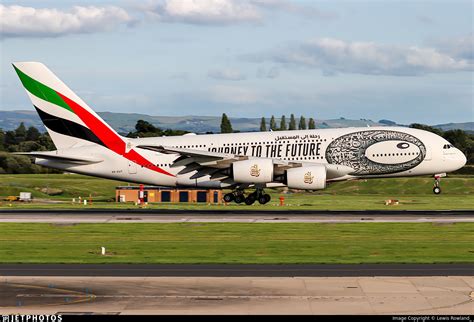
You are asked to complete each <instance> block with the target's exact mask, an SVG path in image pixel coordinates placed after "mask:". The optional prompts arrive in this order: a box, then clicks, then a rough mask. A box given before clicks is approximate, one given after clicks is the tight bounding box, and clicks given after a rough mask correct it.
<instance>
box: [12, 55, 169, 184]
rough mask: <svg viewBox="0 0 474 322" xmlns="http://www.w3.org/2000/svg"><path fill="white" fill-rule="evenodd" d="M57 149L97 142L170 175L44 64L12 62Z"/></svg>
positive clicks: (139, 163)
mask: <svg viewBox="0 0 474 322" xmlns="http://www.w3.org/2000/svg"><path fill="white" fill-rule="evenodd" d="M13 67H14V68H15V71H16V73H17V74H18V76H19V78H20V80H21V82H22V83H23V86H24V87H25V89H26V92H27V94H28V96H29V98H30V100H31V102H32V103H33V105H34V107H35V108H36V110H37V112H38V114H39V116H40V117H41V120H42V121H43V123H44V125H45V126H46V129H47V130H48V132H49V134H50V136H51V139H52V140H53V142H54V144H55V145H56V148H57V149H67V148H71V147H79V146H85V145H89V144H99V145H102V146H104V147H106V148H107V149H109V150H111V151H113V152H115V153H117V154H119V155H122V156H123V157H125V158H126V159H128V160H130V161H132V162H135V163H137V164H138V165H141V166H144V167H147V168H149V169H151V170H153V171H156V172H159V173H162V174H165V175H170V176H172V174H170V173H168V172H167V171H165V170H163V169H161V168H160V167H157V166H156V165H154V164H152V163H151V162H149V161H148V160H147V159H146V158H145V157H143V156H142V155H141V154H139V153H138V152H137V151H135V150H134V149H130V150H129V151H127V149H126V139H124V138H123V137H121V136H120V135H119V134H118V133H117V132H115V130H114V129H112V128H111V127H110V126H109V125H108V124H107V123H105V122H104V120H102V118H101V117H100V116H99V115H97V113H95V112H94V111H93V110H92V109H91V108H90V107H89V106H88V105H87V104H86V103H85V102H84V101H83V100H82V99H81V98H79V97H78V96H77V95H76V94H75V93H74V92H73V91H72V90H71V89H70V88H69V87H67V86H66V85H65V84H64V83H63V82H62V81H61V80H60V79H59V78H58V77H56V75H54V74H53V73H52V72H51V71H50V70H49V69H48V68H47V67H46V66H45V65H43V64H41V63H37V62H22V63H13Z"/></svg>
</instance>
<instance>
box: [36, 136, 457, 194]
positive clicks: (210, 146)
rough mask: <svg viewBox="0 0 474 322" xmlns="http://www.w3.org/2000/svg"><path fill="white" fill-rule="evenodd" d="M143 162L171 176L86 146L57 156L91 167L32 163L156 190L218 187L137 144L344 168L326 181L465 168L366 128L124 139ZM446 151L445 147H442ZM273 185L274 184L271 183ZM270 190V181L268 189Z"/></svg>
mask: <svg viewBox="0 0 474 322" xmlns="http://www.w3.org/2000/svg"><path fill="white" fill-rule="evenodd" d="M125 140H126V141H127V146H128V148H129V149H133V148H135V150H136V151H139V153H140V154H141V155H143V156H144V157H145V158H146V159H147V160H149V161H150V162H153V163H154V164H155V165H156V166H158V167H160V168H162V169H164V170H166V171H167V172H169V173H170V174H172V175H167V174H162V173H158V172H156V171H153V170H152V169H149V168H147V167H146V166H145V167H144V166H140V165H139V164H137V163H135V162H133V160H132V161H131V160H129V159H126V158H124V157H123V156H121V155H119V154H117V153H115V152H113V151H111V150H109V149H107V148H106V147H103V146H100V145H96V144H91V145H85V146H82V147H78V148H71V149H68V150H64V151H61V150H59V151H58V154H59V155H61V154H62V153H64V154H67V155H77V156H83V157H92V158H99V159H101V160H103V161H102V162H98V163H94V164H71V163H62V162H60V161H52V160H45V159H36V163H37V164H41V165H44V166H48V167H53V168H58V169H62V170H65V171H69V172H75V173H81V174H87V175H92V176H97V177H104V178H110V179H116V180H122V181H128V182H135V183H144V184H152V185H162V186H199V187H216V188H219V187H224V186H225V185H222V184H221V182H219V181H211V180H210V177H209V176H203V177H200V178H198V179H190V177H191V176H192V175H193V172H189V173H186V174H183V175H179V174H178V173H179V172H180V171H181V170H182V169H183V167H182V166H178V167H173V166H171V165H172V164H173V162H174V161H175V160H176V159H178V158H179V157H180V156H179V155H178V154H163V153H159V152H155V151H150V150H145V149H140V148H136V147H137V146H139V145H147V146H164V147H169V148H178V149H189V150H198V151H207V152H216V153H222V154H228V155H241V156H249V157H254V158H270V159H274V160H282V161H285V162H299V163H301V164H302V166H305V165H308V166H311V165H315V164H319V165H323V164H324V165H328V164H331V165H344V166H346V167H350V168H352V169H354V171H352V172H351V173H349V174H344V175H340V176H338V175H337V174H335V175H332V176H331V175H330V176H328V178H327V180H345V179H350V178H368V177H403V176H418V175H435V174H441V173H446V172H451V171H455V170H457V169H459V168H460V167H462V166H463V165H464V164H465V163H466V158H465V156H464V154H463V153H462V152H461V151H459V150H458V149H456V148H454V147H452V146H450V144H449V142H447V141H446V140H445V139H443V138H442V137H440V136H438V135H436V134H433V133H431V132H427V131H423V130H418V129H412V128H405V127H367V128H339V129H316V130H298V131H275V132H249V133H232V134H206V135H194V134H187V135H184V136H174V137H153V138H137V139H127V138H125ZM448 145H449V146H450V147H449V148H446V147H447V146H448ZM274 184H275V185H278V183H274ZM267 186H271V182H269V185H267Z"/></svg>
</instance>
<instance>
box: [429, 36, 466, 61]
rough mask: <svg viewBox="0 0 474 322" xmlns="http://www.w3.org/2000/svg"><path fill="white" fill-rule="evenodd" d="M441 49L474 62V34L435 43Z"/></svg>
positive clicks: (457, 57)
mask: <svg viewBox="0 0 474 322" xmlns="http://www.w3.org/2000/svg"><path fill="white" fill-rule="evenodd" d="M434 46H435V47H437V48H438V49H439V51H441V52H443V53H446V54H448V55H450V56H452V57H454V58H456V59H459V60H463V59H465V60H468V61H470V62H471V63H474V34H473V33H470V34H468V35H465V36H462V37H458V38H450V39H444V40H440V41H437V42H435V43H434Z"/></svg>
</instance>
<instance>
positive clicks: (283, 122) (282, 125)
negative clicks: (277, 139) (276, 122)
mask: <svg viewBox="0 0 474 322" xmlns="http://www.w3.org/2000/svg"><path fill="white" fill-rule="evenodd" d="M280 131H286V118H285V115H282V116H281V120H280Z"/></svg>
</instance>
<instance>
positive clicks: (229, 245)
mask: <svg viewBox="0 0 474 322" xmlns="http://www.w3.org/2000/svg"><path fill="white" fill-rule="evenodd" d="M0 231H1V234H0V245H1V247H0V262H1V263H177V264H178V263H275V264H279V263H472V262H474V224H470V223H457V224H442V225H439V224H430V223H415V224H414V223H389V224H388V223H357V224H316V223H314V224H313V223H312V224H307V223H304V224H297V223H295V224H287V223H286V224H285V223H275V224H271V223H265V224H256V223H253V224H240V223H226V224H220V223H169V224H131V223H129V224H76V225H52V224H23V223H0ZM101 246H105V247H106V249H107V251H108V252H109V255H107V256H102V255H100V254H99V253H100V247H101Z"/></svg>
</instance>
